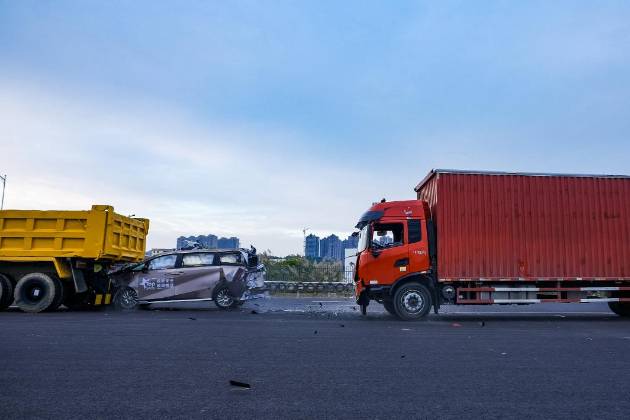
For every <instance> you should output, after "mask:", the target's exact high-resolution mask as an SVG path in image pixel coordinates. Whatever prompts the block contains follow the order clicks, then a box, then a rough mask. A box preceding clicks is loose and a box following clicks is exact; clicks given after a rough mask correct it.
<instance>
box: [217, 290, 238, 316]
mask: <svg viewBox="0 0 630 420" xmlns="http://www.w3.org/2000/svg"><path fill="white" fill-rule="evenodd" d="M214 304H215V305H217V307H218V308H219V309H223V310H226V309H232V308H235V307H236V306H237V301H236V299H234V296H232V293H231V292H230V289H228V288H227V287H225V286H222V287H220V288H219V290H217V291H216V292H215V294H214Z"/></svg>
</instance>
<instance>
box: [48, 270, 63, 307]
mask: <svg viewBox="0 0 630 420" xmlns="http://www.w3.org/2000/svg"><path fill="white" fill-rule="evenodd" d="M50 278H51V279H52V280H53V282H54V283H55V298H54V299H53V301H52V303H51V304H50V306H49V307H48V308H46V311H47V312H52V311H56V310H57V309H58V308H59V306H61V302H63V294H64V285H63V282H62V281H61V280H60V279H59V278H58V277H56V276H50Z"/></svg>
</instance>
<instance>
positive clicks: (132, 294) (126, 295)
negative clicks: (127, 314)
mask: <svg viewBox="0 0 630 420" xmlns="http://www.w3.org/2000/svg"><path fill="white" fill-rule="evenodd" d="M113 301H114V302H113V303H114V308H116V309H117V310H119V311H132V310H134V309H137V308H138V294H137V293H136V291H135V290H134V289H132V288H131V287H122V288H120V289H118V291H117V292H116V294H115V295H114V299H113Z"/></svg>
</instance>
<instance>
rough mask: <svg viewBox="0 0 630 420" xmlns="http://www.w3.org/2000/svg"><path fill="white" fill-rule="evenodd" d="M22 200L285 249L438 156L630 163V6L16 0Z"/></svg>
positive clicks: (15, 179)
mask: <svg viewBox="0 0 630 420" xmlns="http://www.w3.org/2000/svg"><path fill="white" fill-rule="evenodd" d="M0 132H2V135H1V136H0V142H1V143H0V146H2V147H1V148H0V172H2V173H7V174H8V175H9V184H8V189H7V199H6V204H7V207H14V208H26V207H32V208H86V207H89V205H90V204H92V203H96V202H98V203H110V204H113V205H114V206H115V207H116V208H117V209H118V210H120V211H121V212H126V213H135V214H137V215H139V216H140V215H142V216H145V217H149V218H150V219H151V220H152V221H153V224H152V230H151V237H150V242H149V245H150V246H152V247H167V246H173V245H174V240H175V237H176V236H179V235H180V234H193V233H206V232H214V233H217V234H222V235H223V234H224V235H237V236H240V237H241V238H243V241H244V242H245V244H249V243H253V244H255V245H256V246H258V247H259V248H262V249H271V250H272V251H273V252H274V253H277V254H287V253H294V252H299V251H300V250H301V236H302V234H301V232H300V230H301V228H303V227H310V228H312V229H313V231H314V232H316V233H319V234H322V235H323V234H328V233H333V232H336V233H349V232H350V231H351V230H352V226H353V225H354V222H355V219H356V218H357V217H358V215H359V214H360V213H361V212H362V211H363V210H364V209H365V208H366V207H367V206H369V204H370V203H371V202H372V201H375V200H378V199H380V198H381V197H387V198H388V199H397V198H401V199H403V198H411V197H413V195H414V193H413V186H415V185H416V183H417V182H418V181H419V180H420V179H422V178H423V177H424V175H425V174H426V173H427V172H428V171H429V170H430V169H431V168H433V167H448V168H460V169H464V168H474V169H488V170H508V171H545V172H593V173H625V174H627V173H630V170H629V165H628V163H627V162H628V158H627V157H628V156H630V142H629V141H628V136H629V134H630V3H629V2H623V1H619V2H606V1H599V2H587V1H573V2H563V1H554V2H548V1H546V2H535V1H529V2H507V1H497V2H491V1H485V2H470V1H457V2H445V1H440V2H438V1H435V2H421V1H413V2H404V1H397V2H388V1H379V2H376V1H356V2H354V1H345V2H338V1H328V2H327V1H216V2H202V1H199V2H197V1H182V2H157V1H150V2H149V1H146V2H144V1H134V2H116V1H109V2H103V1H99V2H97V1H56V2H42V1H3V0H0Z"/></svg>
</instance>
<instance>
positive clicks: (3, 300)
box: [0, 274, 13, 311]
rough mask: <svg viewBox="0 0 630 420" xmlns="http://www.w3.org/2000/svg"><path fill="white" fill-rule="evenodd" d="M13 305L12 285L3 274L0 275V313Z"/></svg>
mask: <svg viewBox="0 0 630 420" xmlns="http://www.w3.org/2000/svg"><path fill="white" fill-rule="evenodd" d="M12 303H13V283H11V279H9V278H8V277H7V276H5V275H4V274H0V311H4V310H5V309H7V308H8V307H9V306H11V304H12Z"/></svg>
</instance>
